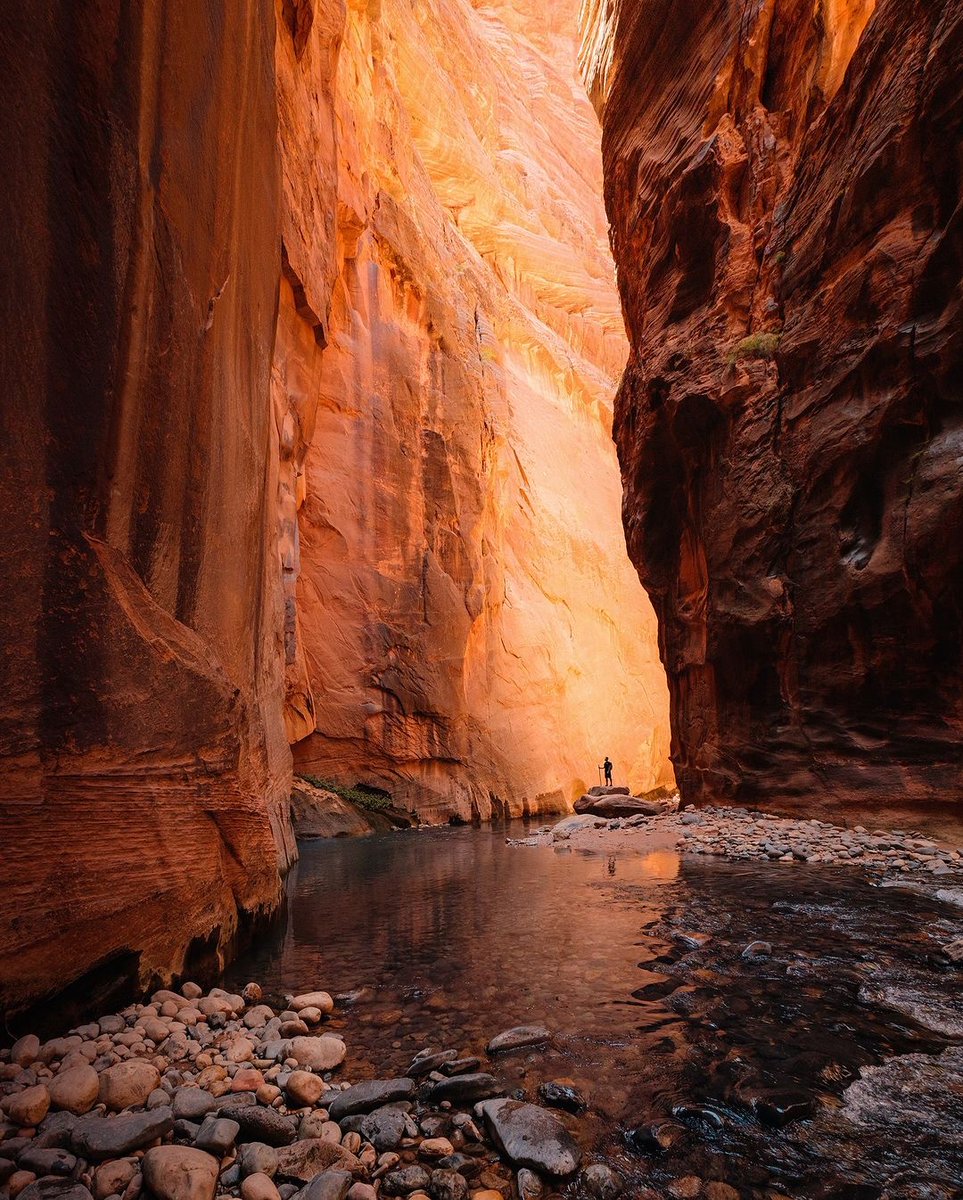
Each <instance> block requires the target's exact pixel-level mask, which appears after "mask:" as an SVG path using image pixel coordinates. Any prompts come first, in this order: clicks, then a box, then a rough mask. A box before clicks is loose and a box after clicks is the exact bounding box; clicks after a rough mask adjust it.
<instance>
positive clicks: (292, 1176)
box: [275, 1138, 364, 1183]
mask: <svg viewBox="0 0 963 1200" xmlns="http://www.w3.org/2000/svg"><path fill="white" fill-rule="evenodd" d="M331 1167H337V1168H338V1170H340V1171H347V1172H348V1174H349V1175H350V1174H357V1175H361V1174H363V1173H364V1167H363V1166H362V1165H361V1162H360V1161H359V1159H357V1158H355V1156H354V1155H353V1154H352V1153H351V1152H350V1151H349V1150H346V1149H345V1148H344V1146H339V1145H337V1143H335V1142H329V1141H328V1140H327V1139H326V1138H305V1139H304V1141H300V1142H295V1143H294V1144H293V1145H292V1146H285V1148H284V1149H283V1150H279V1151H278V1165H277V1170H276V1172H275V1178H276V1179H279V1180H281V1181H282V1182H284V1181H286V1182H289V1183H308V1182H309V1181H310V1180H312V1179H313V1178H314V1177H315V1175H320V1173H321V1172H322V1171H327V1170H328V1169H329V1168H331Z"/></svg>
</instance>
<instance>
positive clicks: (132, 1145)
mask: <svg viewBox="0 0 963 1200" xmlns="http://www.w3.org/2000/svg"><path fill="white" fill-rule="evenodd" d="M173 1128H174V1114H173V1112H172V1111H171V1110H170V1109H169V1108H155V1109H152V1110H151V1111H150V1112H143V1113H125V1114H124V1115H123V1116H120V1117H98V1116H86V1117H81V1118H80V1120H79V1121H78V1122H77V1123H76V1125H75V1126H74V1128H73V1132H72V1133H71V1136H70V1144H71V1147H72V1149H73V1150H74V1152H75V1153H76V1154H79V1155H80V1156H81V1157H82V1158H90V1159H94V1160H95V1161H98V1162H99V1161H100V1160H102V1159H105V1158H123V1156H124V1155H125V1154H130V1153H131V1151H133V1150H140V1149H141V1147H143V1146H147V1145H149V1144H150V1143H151V1142H152V1141H154V1140H155V1138H159V1137H164V1135H165V1134H168V1133H170V1131H171V1130H172V1129H173Z"/></svg>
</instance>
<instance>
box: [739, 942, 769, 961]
mask: <svg viewBox="0 0 963 1200" xmlns="http://www.w3.org/2000/svg"><path fill="white" fill-rule="evenodd" d="M771 956H772V944H771V943H770V942H750V943H749V945H748V946H746V948H745V949H744V950H743V952H742V957H743V958H770V957H771Z"/></svg>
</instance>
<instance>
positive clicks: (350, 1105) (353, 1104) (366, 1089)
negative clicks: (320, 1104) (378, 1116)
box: [328, 1076, 415, 1121]
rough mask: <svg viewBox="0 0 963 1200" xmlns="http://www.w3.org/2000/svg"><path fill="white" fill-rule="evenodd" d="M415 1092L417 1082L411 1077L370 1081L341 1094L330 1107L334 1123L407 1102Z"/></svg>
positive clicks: (330, 1114)
mask: <svg viewBox="0 0 963 1200" xmlns="http://www.w3.org/2000/svg"><path fill="white" fill-rule="evenodd" d="M414 1090H415V1081H414V1080H413V1079H411V1078H410V1077H409V1076H402V1077H401V1078H397V1079H369V1080H366V1081H365V1082H364V1083H356V1084H355V1085H354V1086H353V1087H349V1088H347V1089H346V1090H345V1091H343V1092H339V1093H338V1095H337V1096H335V1098H334V1099H333V1100H332V1101H331V1103H330V1105H329V1106H328V1114H329V1116H330V1117H331V1120H332V1121H340V1120H341V1119H342V1118H343V1117H350V1116H352V1115H354V1114H355V1113H366V1112H371V1111H372V1110H373V1109H375V1108H380V1107H381V1106H382V1105H384V1104H391V1103H392V1102H393V1101H396V1100H407V1099H409V1098H410V1097H411V1096H412V1095H413V1094H414Z"/></svg>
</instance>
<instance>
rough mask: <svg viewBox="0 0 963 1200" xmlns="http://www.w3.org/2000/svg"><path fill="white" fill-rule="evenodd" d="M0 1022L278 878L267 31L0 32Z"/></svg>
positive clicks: (258, 22) (163, 952)
mask: <svg viewBox="0 0 963 1200" xmlns="http://www.w3.org/2000/svg"><path fill="white" fill-rule="evenodd" d="M0 44H2V52H3V58H4V61H3V69H2V71H0V77H2V81H0V94H2V101H0V106H2V113H3V120H2V122H0V161H2V162H3V167H4V180H3V186H2V188H0V197H2V199H0V205H2V209H0V212H2V223H3V228H4V236H5V238H6V247H5V256H4V269H3V271H2V277H3V285H2V286H3V314H4V327H3V331H2V334H0V346H2V350H0V356H2V378H3V381H4V392H5V395H4V401H3V404H2V433H0V460H2V466H0V512H2V515H3V529H4V537H3V543H2V549H0V555H2V561H0V636H2V683H0V843H2V846H3V851H2V859H3V887H2V888H0V968H2V969H0V978H2V985H0V1008H2V1009H6V1008H12V1007H16V1006H18V1005H19V1004H21V1003H23V1002H24V1001H26V1000H29V999H32V998H37V997H39V996H42V995H44V994H45V993H49V992H51V991H55V990H57V989H58V988H61V987H63V986H64V985H65V984H68V983H69V982H70V981H71V980H74V979H77V978H78V977H79V976H81V975H82V974H84V973H85V972H87V973H88V974H87V978H86V983H85V986H84V989H83V990H84V993H85V995H86V997H87V1002H88V1003H89V1004H93V1003H94V1002H95V995H96V988H97V987H98V986H99V985H100V983H106V982H108V981H115V980H117V979H118V978H127V979H129V980H131V981H136V980H137V979H138V978H140V979H144V978H145V977H146V976H148V975H149V974H150V973H151V972H152V971H153V970H155V969H158V970H161V971H169V970H171V969H176V968H177V967H178V966H179V965H180V963H181V962H182V961H183V957H184V954H185V951H188V950H189V952H190V953H195V952H197V951H199V950H200V949H201V947H202V946H203V947H204V948H206V949H209V950H213V949H215V948H216V947H217V946H218V945H221V946H223V945H225V944H226V943H228V942H229V941H230V939H231V938H232V937H233V935H234V933H235V931H236V929H237V927H238V924H239V922H240V921H241V920H242V919H243V917H244V914H251V913H256V912H258V911H263V910H267V909H269V908H271V907H273V906H274V905H275V904H276V903H277V902H278V900H279V898H280V875H279V870H280V869H281V868H283V867H284V866H285V864H286V862H287V860H288V858H289V857H290V855H291V854H292V853H293V841H292V839H291V838H290V832H289V825H288V818H287V801H288V793H289V784H290V771H291V767H290V751H289V749H288V745H287V739H286V737H285V734H284V726H283V722H282V718H281V704H280V697H281V695H282V689H283V679H282V662H283V660H282V656H281V653H280V650H279V644H280V640H281V590H280V572H279V569H278V565H277V552H276V535H275V523H276V522H275V507H276V500H275V497H276V495H277V487H278V479H277V476H278V470H277V467H276V465H275V464H277V463H278V462H279V461H280V456H279V450H278V448H277V434H276V431H275V430H274V428H273V423H272V421H271V419H270V406H269V385H270V363H271V353H272V346H273V341H274V326H275V313H276V292H277V283H278V273H279V265H280V264H279V258H280V255H279V249H278V246H279V239H278V230H279V219H280V218H279V213H280V210H279V187H278V172H277V168H276V160H277V151H276V141H277V115H276V101H275V80H274V64H273V54H274V14H273V11H272V8H271V3H270V0H234V2H233V3H231V4H230V5H223V4H221V3H220V2H219V0H210V2H207V0H192V3H190V4H177V5H163V4H160V3H146V4H129V5H128V4H114V3H110V4H108V3H92V4H85V5H77V4H73V3H68V2H66V0H44V2H42V3H39V4H36V5H30V6H28V7H24V8H23V9H22V10H21V9H18V8H17V7H16V6H7V12H6V13H5V15H4V18H3V37H2V39H0Z"/></svg>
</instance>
